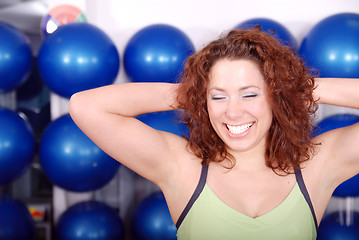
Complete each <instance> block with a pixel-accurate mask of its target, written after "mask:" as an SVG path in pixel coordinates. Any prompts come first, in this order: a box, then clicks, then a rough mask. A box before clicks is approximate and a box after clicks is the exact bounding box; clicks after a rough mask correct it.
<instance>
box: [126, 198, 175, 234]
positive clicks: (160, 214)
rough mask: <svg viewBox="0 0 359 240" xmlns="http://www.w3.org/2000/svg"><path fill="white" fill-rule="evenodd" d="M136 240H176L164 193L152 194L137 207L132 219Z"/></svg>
mask: <svg viewBox="0 0 359 240" xmlns="http://www.w3.org/2000/svg"><path fill="white" fill-rule="evenodd" d="M132 232H133V235H134V237H135V239H136V240H154V239H156V240H176V239H177V237H176V234H177V229H176V226H175V225H174V223H173V221H172V219H171V215H170V212H169V210H168V207H167V203H166V200H165V198H164V196H163V194H162V192H155V193H152V194H151V195H150V196H148V197H146V198H145V199H144V200H142V201H141V202H140V204H139V205H138V206H137V208H136V210H135V212H134V215H133V219H132Z"/></svg>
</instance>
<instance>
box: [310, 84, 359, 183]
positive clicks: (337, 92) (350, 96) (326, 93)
mask: <svg viewBox="0 0 359 240" xmlns="http://www.w3.org/2000/svg"><path fill="white" fill-rule="evenodd" d="M316 83H317V88H316V89H315V91H314V95H315V98H316V99H319V101H318V103H321V104H331V105H337V106H344V107H351V108H357V109H359V94H358V92H359V79H347V78H319V79H316ZM316 140H317V141H318V142H321V143H322V146H321V147H320V149H321V153H320V154H321V156H323V158H325V161H326V165H325V169H324V170H325V171H326V172H325V175H326V176H327V177H328V179H329V181H331V182H332V184H333V186H334V187H336V186H337V185H338V184H340V183H341V182H343V181H345V180H347V179H348V178H350V177H352V176H354V175H356V174H357V173H359V150H358V142H359V124H354V125H352V126H349V127H345V128H341V129H337V130H332V131H329V132H327V133H324V134H322V135H319V136H318V137H317V139H316Z"/></svg>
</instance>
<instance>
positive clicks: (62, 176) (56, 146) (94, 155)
mask: <svg viewBox="0 0 359 240" xmlns="http://www.w3.org/2000/svg"><path fill="white" fill-rule="evenodd" d="M39 154H40V163H41V166H42V169H43V171H44V173H45V174H46V176H47V177H48V178H49V180H50V181H51V182H52V183H53V184H55V185H57V186H59V187H61V188H63V189H66V190H68V191H73V192H86V191H93V190H97V189H99V188H101V187H103V186H104V185H105V184H107V183H108V182H109V181H110V180H111V179H112V178H113V177H114V176H115V174H116V173H117V170H118V168H119V166H120V163H119V162H117V161H115V160H114V159H113V158H111V157H110V156H109V155H107V154H106V153H105V152H103V151H102V150H101V149H100V148H99V147H98V146H97V145H96V144H95V143H94V142H92V141H91V140H90V139H89V138H88V137H87V136H86V135H85V134H84V133H83V132H82V131H81V130H80V129H79V128H78V127H77V126H76V124H75V123H74V122H73V120H72V119H71V117H70V115H69V114H66V115H64V116H62V117H60V118H58V119H56V120H55V121H53V122H52V123H50V125H49V126H48V127H47V128H46V129H45V131H44V133H43V135H42V138H41V141H40V151H39Z"/></svg>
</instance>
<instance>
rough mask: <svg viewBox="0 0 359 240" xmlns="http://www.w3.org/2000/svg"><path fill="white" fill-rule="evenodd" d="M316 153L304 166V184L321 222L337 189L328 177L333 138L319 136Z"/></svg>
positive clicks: (316, 140) (316, 141)
mask: <svg viewBox="0 0 359 240" xmlns="http://www.w3.org/2000/svg"><path fill="white" fill-rule="evenodd" d="M314 141H315V143H317V144H318V145H316V147H315V151H314V153H313V155H312V157H311V159H310V160H308V161H307V162H305V163H304V164H302V174H303V179H304V183H305V185H306V188H307V190H308V193H309V196H310V198H311V201H312V203H313V206H314V209H315V212H316V215H317V219H318V222H320V220H321V218H322V216H323V214H324V212H325V209H326V206H327V204H328V202H329V200H330V198H331V196H332V193H333V191H334V189H335V187H334V185H333V184H332V183H333V180H331V177H330V176H328V172H330V171H328V168H329V166H328V159H329V158H330V157H331V156H330V155H331V152H330V151H329V150H330V148H331V146H332V143H331V141H332V140H331V138H326V137H325V136H319V137H317V138H316V139H314Z"/></svg>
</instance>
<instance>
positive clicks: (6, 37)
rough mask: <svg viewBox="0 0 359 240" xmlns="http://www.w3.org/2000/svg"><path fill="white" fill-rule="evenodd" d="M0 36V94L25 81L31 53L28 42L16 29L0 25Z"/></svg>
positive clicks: (28, 70)
mask: <svg viewBox="0 0 359 240" xmlns="http://www.w3.org/2000/svg"><path fill="white" fill-rule="evenodd" d="M0 36H1V37H0V79H1V80H0V92H9V91H12V90H14V89H16V88H17V87H19V86H20V85H21V84H22V83H24V82H25V81H26V79H27V77H28V75H29V73H30V69H31V63H32V52H31V48H30V44H29V40H28V39H27V37H26V36H25V35H24V34H23V33H21V32H20V31H19V30H17V29H16V28H14V27H12V26H10V25H8V24H5V23H0Z"/></svg>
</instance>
